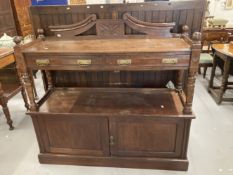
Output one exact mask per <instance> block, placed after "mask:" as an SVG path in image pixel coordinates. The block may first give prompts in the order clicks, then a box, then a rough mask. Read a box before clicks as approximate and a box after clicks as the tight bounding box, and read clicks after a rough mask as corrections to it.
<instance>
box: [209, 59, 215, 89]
mask: <svg viewBox="0 0 233 175" xmlns="http://www.w3.org/2000/svg"><path fill="white" fill-rule="evenodd" d="M216 59H217V58H216V56H215V55H214V59H213V67H212V70H211V75H210V81H209V89H210V88H213V85H214V77H215V71H216V67H217V60H216Z"/></svg>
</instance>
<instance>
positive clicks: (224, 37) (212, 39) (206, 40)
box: [202, 30, 230, 53]
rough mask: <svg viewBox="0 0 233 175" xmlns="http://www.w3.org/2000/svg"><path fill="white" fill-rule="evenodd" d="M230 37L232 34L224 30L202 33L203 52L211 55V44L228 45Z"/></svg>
mask: <svg viewBox="0 0 233 175" xmlns="http://www.w3.org/2000/svg"><path fill="white" fill-rule="evenodd" d="M229 37H230V34H229V33H228V32H227V31H224V30H218V31H216V30H215V31H211V30H206V31H203V32H202V52H203V53H211V44H216V43H227V42H228V41H229ZM205 48H207V49H205Z"/></svg>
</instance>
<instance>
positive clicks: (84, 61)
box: [77, 60, 91, 66]
mask: <svg viewBox="0 0 233 175" xmlns="http://www.w3.org/2000/svg"><path fill="white" fill-rule="evenodd" d="M77 64H78V65H80V66H89V65H91V60H77Z"/></svg>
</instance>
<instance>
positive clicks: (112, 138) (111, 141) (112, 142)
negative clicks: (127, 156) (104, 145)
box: [109, 136, 115, 146]
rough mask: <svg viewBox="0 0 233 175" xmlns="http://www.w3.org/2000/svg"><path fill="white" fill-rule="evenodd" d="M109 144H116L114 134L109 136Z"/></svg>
mask: <svg viewBox="0 0 233 175" xmlns="http://www.w3.org/2000/svg"><path fill="white" fill-rule="evenodd" d="M109 144H110V145H111V146H113V145H115V141H114V136H110V137H109Z"/></svg>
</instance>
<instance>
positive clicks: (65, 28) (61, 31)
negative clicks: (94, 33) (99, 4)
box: [49, 14, 96, 37]
mask: <svg viewBox="0 0 233 175" xmlns="http://www.w3.org/2000/svg"><path fill="white" fill-rule="evenodd" d="M95 24H96V15H95V14H91V15H89V16H88V17H87V18H86V19H84V20H82V21H81V22H78V23H74V24H70V25H58V26H49V29H50V30H51V31H52V32H54V33H55V35H56V36H57V37H63V36H65V37H72V36H76V35H79V34H82V33H84V32H86V31H87V30H89V29H90V28H92V27H93V26H94V25H95Z"/></svg>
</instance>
